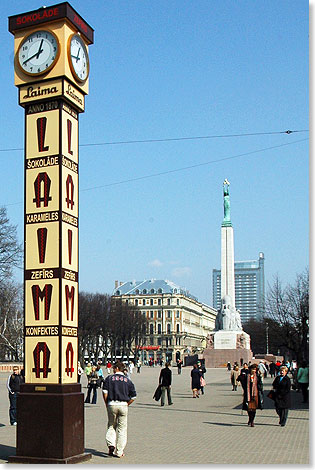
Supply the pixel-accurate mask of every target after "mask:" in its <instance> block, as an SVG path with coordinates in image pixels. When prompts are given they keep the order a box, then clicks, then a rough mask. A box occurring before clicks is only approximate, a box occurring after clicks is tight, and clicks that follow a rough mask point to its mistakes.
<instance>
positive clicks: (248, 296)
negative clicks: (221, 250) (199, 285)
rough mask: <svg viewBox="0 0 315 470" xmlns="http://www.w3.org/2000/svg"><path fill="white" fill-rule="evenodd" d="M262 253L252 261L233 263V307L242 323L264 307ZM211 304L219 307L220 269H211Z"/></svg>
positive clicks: (257, 313) (255, 315) (257, 315)
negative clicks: (237, 311) (238, 313)
mask: <svg viewBox="0 0 315 470" xmlns="http://www.w3.org/2000/svg"><path fill="white" fill-rule="evenodd" d="M264 261H265V257H264V253H259V259H258V260H257V261H256V260H253V261H236V262H235V263H234V278H235V307H236V308H237V309H238V310H239V311H240V315H241V320H242V323H245V322H246V321H247V320H249V319H250V318H258V317H259V315H261V314H262V313H263V312H264V308H265V303H264V299H265V273H264ZM212 281H213V305H214V307H215V308H216V309H217V310H218V309H220V308H221V270H220V269H213V275H212Z"/></svg>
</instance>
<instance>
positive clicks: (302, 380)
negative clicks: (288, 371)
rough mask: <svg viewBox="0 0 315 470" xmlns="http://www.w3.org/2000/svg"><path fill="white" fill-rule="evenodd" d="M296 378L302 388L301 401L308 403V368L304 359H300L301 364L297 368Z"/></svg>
mask: <svg viewBox="0 0 315 470" xmlns="http://www.w3.org/2000/svg"><path fill="white" fill-rule="evenodd" d="M296 380H297V382H298V385H299V388H300V389H301V390H302V395H303V402H302V403H308V385H309V368H308V365H307V362H306V361H302V363H301V366H300V367H299V368H298V372H297V376H296Z"/></svg>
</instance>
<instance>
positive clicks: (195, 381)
mask: <svg viewBox="0 0 315 470" xmlns="http://www.w3.org/2000/svg"><path fill="white" fill-rule="evenodd" d="M201 374H202V373H201V371H200V370H199V369H198V364H194V365H193V368H192V371H191V373H190V376H191V388H192V392H193V398H199V393H200V388H201V384H200V379H201Z"/></svg>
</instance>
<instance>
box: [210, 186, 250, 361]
mask: <svg viewBox="0 0 315 470" xmlns="http://www.w3.org/2000/svg"><path fill="white" fill-rule="evenodd" d="M223 206H224V219H223V222H222V224H221V308H220V310H219V312H218V314H217V317H216V323H215V330H214V332H213V333H210V334H209V335H208V338H207V347H206V349H205V350H204V352H203V357H204V359H205V364H206V367H220V366H222V365H223V364H225V363H227V362H228V361H229V362H231V363H233V362H235V361H237V362H238V363H239V364H240V363H242V362H248V361H250V360H251V359H252V351H251V349H250V336H249V335H248V334H247V333H245V331H244V330H243V328H242V322H241V317H240V313H239V311H238V310H237V309H236V308H235V279H234V234H233V226H232V222H231V211H230V183H229V182H228V180H227V179H225V181H224V183H223Z"/></svg>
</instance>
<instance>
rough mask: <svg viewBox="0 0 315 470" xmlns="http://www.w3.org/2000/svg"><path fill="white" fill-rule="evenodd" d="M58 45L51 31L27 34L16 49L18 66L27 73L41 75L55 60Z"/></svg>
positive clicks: (58, 52) (56, 58)
mask: <svg viewBox="0 0 315 470" xmlns="http://www.w3.org/2000/svg"><path fill="white" fill-rule="evenodd" d="M59 54H60V45H59V41H58V39H57V36H55V34H54V33H52V32H51V31H45V30H42V31H35V32H33V33H31V34H30V35H29V36H27V37H26V38H25V39H24V40H23V41H22V43H21V44H20V47H19V49H18V51H17V55H16V59H17V64H18V66H19V68H20V69H21V70H22V72H24V73H26V74H27V75H41V74H44V73H46V72H48V71H49V70H50V69H51V68H52V67H53V66H54V65H55V63H56V62H57V60H58V57H59Z"/></svg>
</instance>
